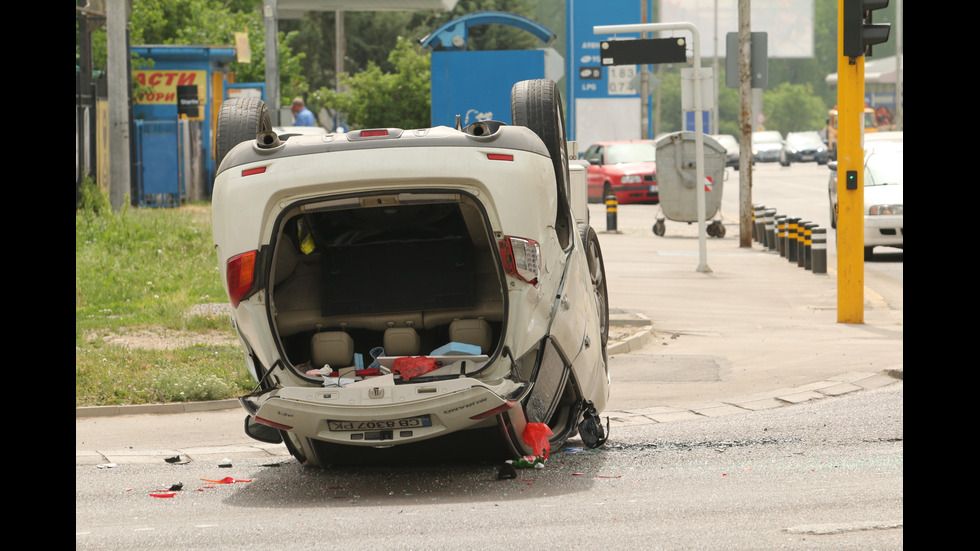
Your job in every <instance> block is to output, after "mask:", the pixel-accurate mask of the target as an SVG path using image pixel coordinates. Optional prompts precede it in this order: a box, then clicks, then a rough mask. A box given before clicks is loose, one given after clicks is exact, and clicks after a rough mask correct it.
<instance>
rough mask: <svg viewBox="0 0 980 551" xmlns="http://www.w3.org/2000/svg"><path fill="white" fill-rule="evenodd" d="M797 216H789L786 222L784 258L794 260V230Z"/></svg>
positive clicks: (796, 224) (797, 222)
mask: <svg viewBox="0 0 980 551" xmlns="http://www.w3.org/2000/svg"><path fill="white" fill-rule="evenodd" d="M799 223H800V219H799V218H790V219H789V220H788V221H787V223H786V260H789V261H790V262H796V232H797V231H798V229H797V228H798V225H799Z"/></svg>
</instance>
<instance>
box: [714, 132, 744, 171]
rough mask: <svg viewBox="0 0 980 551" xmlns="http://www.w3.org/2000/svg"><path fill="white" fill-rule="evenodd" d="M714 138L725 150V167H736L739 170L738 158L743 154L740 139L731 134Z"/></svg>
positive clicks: (717, 135) (718, 135)
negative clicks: (739, 143)
mask: <svg viewBox="0 0 980 551" xmlns="http://www.w3.org/2000/svg"><path fill="white" fill-rule="evenodd" d="M712 138H714V139H715V140H717V141H718V143H720V144H721V145H722V147H724V148H725V166H730V167H734V168H735V170H738V157H739V155H740V154H741V148H740V147H739V145H738V139H737V138H736V137H735V136H732V135H731V134H715V135H713V136H712Z"/></svg>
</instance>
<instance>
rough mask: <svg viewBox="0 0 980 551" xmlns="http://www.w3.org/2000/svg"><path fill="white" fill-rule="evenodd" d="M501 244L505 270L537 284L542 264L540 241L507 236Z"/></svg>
mask: <svg viewBox="0 0 980 551" xmlns="http://www.w3.org/2000/svg"><path fill="white" fill-rule="evenodd" d="M499 246H500V260H501V261H502V262H503V263H504V271H505V272H507V273H508V274H510V275H512V276H514V277H516V278H518V279H520V280H522V281H526V282H528V283H530V284H531V285H537V284H538V271H539V269H540V266H541V247H539V246H538V242H537V241H533V240H531V239H523V238H521V237H510V236H507V237H504V238H503V239H502V240H500V242H499Z"/></svg>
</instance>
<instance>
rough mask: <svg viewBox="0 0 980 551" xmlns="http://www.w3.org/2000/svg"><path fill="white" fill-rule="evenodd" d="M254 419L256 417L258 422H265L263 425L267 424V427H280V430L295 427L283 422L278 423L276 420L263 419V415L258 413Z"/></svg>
mask: <svg viewBox="0 0 980 551" xmlns="http://www.w3.org/2000/svg"><path fill="white" fill-rule="evenodd" d="M254 419H255V422H256V423H261V424H263V425H265V426H267V427H272V428H274V429H279V430H293V427H291V426H289V425H283V424H282V423H276V422H275V421H270V420H268V419H263V418H262V417H259V416H258V415H256V416H255V417H254Z"/></svg>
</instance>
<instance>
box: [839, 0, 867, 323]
mask: <svg viewBox="0 0 980 551" xmlns="http://www.w3.org/2000/svg"><path fill="white" fill-rule="evenodd" d="M843 13H844V0H838V1H837V52H838V53H837V111H838V118H837V121H838V122H837V128H838V134H837V138H838V145H837V321H838V323H864V149H863V135H864V128H863V126H864V56H858V57H854V58H849V57H847V56H845V55H843V53H842V52H843V50H844V44H843V42H844V41H843V38H842V37H843V32H842V31H843V28H844V17H843Z"/></svg>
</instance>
